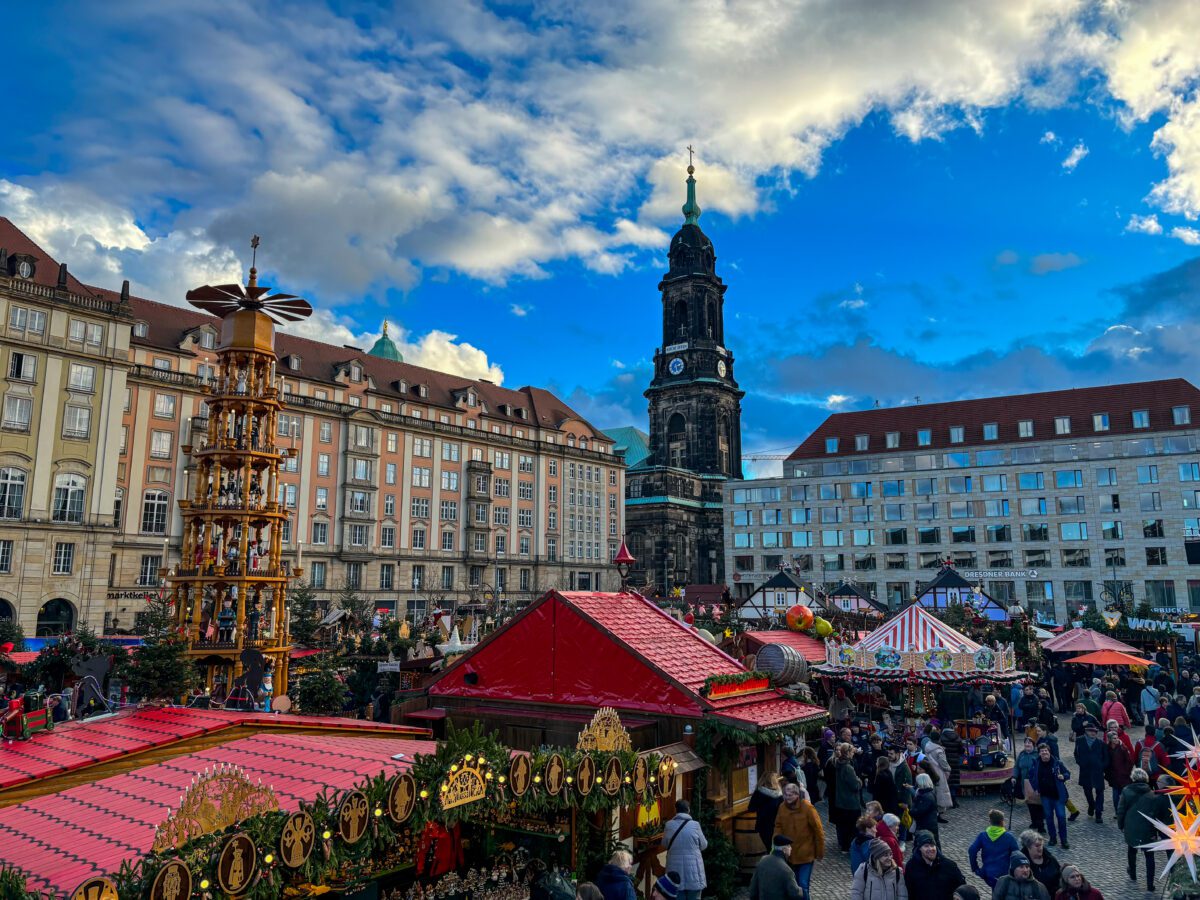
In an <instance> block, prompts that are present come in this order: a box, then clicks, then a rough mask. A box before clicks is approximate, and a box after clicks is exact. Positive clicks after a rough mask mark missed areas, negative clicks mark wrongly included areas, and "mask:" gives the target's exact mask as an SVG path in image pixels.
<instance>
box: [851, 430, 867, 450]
mask: <svg viewBox="0 0 1200 900" xmlns="http://www.w3.org/2000/svg"><path fill="white" fill-rule="evenodd" d="M870 444H871V438H870V435H866V434H856V435H855V436H854V449H855V450H866V449H867V448H868V447H869V446H870Z"/></svg>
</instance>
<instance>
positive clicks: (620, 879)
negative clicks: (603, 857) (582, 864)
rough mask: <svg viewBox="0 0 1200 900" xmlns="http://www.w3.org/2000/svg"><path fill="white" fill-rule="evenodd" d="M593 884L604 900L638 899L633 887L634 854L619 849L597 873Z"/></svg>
mask: <svg viewBox="0 0 1200 900" xmlns="http://www.w3.org/2000/svg"><path fill="white" fill-rule="evenodd" d="M592 883H593V884H595V885H596V887H597V888H598V889H599V890H600V894H601V896H602V897H603V898H604V900H637V891H635V890H634V889H633V854H632V853H630V852H629V851H628V850H618V851H617V852H616V853H614V854H613V855H612V858H611V859H609V861H608V862H607V863H605V864H604V865H603V866H601V867H600V871H599V872H597V873H596V877H595V879H593V882H592Z"/></svg>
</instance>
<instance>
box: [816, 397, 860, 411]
mask: <svg viewBox="0 0 1200 900" xmlns="http://www.w3.org/2000/svg"><path fill="white" fill-rule="evenodd" d="M853 399H854V398H853V397H851V396H850V395H849V394H830V395H829V396H827V397H826V398H825V402H824V403H823V404H822V406H824V407H825V408H826V409H830V410H835V411H836V410H839V409H841V408H842V407H843V406H845V405H846V404H847V403H849V402H850V401H851V400H853Z"/></svg>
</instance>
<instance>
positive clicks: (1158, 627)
mask: <svg viewBox="0 0 1200 900" xmlns="http://www.w3.org/2000/svg"><path fill="white" fill-rule="evenodd" d="M1125 624H1126V625H1128V626H1129V627H1130V628H1133V629H1135V630H1137V631H1174V630H1175V629H1174V627H1173V626H1172V625H1171V623H1170V622H1160V621H1159V620H1158V619H1135V618H1133V617H1132V616H1129V617H1127V618H1126V619H1125Z"/></svg>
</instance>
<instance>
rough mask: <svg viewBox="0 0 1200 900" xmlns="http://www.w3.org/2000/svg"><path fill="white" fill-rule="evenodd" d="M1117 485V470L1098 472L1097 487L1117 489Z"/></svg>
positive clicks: (1100, 470)
mask: <svg viewBox="0 0 1200 900" xmlns="http://www.w3.org/2000/svg"><path fill="white" fill-rule="evenodd" d="M1116 485H1117V470H1116V469H1113V468H1104V469H1097V470H1096V486H1097V487H1116Z"/></svg>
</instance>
